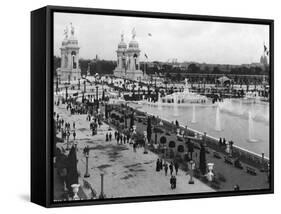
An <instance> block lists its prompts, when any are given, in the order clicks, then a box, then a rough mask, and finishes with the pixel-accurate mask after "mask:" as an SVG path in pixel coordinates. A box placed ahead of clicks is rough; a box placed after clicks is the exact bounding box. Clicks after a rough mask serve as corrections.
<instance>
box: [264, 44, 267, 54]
mask: <svg viewBox="0 0 281 214" xmlns="http://www.w3.org/2000/svg"><path fill="white" fill-rule="evenodd" d="M263 47H264V52H265V53H266V52H267V47H266V45H263Z"/></svg>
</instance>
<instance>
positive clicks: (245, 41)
mask: <svg viewBox="0 0 281 214" xmlns="http://www.w3.org/2000/svg"><path fill="white" fill-rule="evenodd" d="M270 51H271V50H270V26H269V25H266V24H252V23H237V22H236V23H231V22H219V21H216V22H215V21H199V20H180V19H168V18H166V19H164V18H151V17H132V16H117V15H101V14H83V13H69V12H68V13H64V12H54V14H53V56H52V57H53V59H52V60H53V62H52V63H53V95H52V96H53V112H52V113H53V123H54V131H53V134H54V136H53V139H54V142H53V151H52V152H53V154H52V161H54V164H53V168H52V169H51V170H52V172H53V173H52V175H53V178H52V179H53V182H52V183H53V186H52V190H53V196H52V197H53V202H62V201H74V200H93V201H94V200H107V199H118V198H134V197H149V196H167V195H170V196H171V195H180V194H186V195H188V194H196V193H215V192H218V193H220V192H221V193H223V192H229V191H233V192H237V193H239V192H241V191H245V190H268V189H270V164H269V163H270V156H271V154H270V96H271V85H270V73H271V71H270Z"/></svg>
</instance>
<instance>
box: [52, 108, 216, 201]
mask: <svg viewBox="0 0 281 214" xmlns="http://www.w3.org/2000/svg"><path fill="white" fill-rule="evenodd" d="M54 111H55V112H57V113H58V114H59V115H60V117H62V118H63V119H64V120H65V121H67V122H69V123H70V124H71V125H72V123H73V121H75V124H76V134H77V136H76V142H78V145H77V148H78V151H77V159H78V171H79V173H80V177H79V182H80V184H81V185H82V188H83V190H84V192H85V194H86V195H88V197H90V196H89V195H90V191H89V190H88V189H87V188H84V186H83V184H84V180H86V181H87V182H88V183H90V185H91V186H92V188H93V189H94V190H95V191H96V193H97V195H99V194H100V191H101V177H100V173H101V172H103V173H104V194H106V197H107V198H116V197H134V196H153V195H167V194H183V193H199V192H213V191H214V190H213V189H211V188H210V187H209V186H207V185H206V184H204V183H202V182H201V181H199V180H197V179H194V180H195V184H193V185H191V184H188V181H189V175H188V174H186V172H184V171H182V170H179V172H178V175H177V188H176V189H174V190H172V189H171V188H170V176H169V175H168V176H165V173H164V171H163V170H162V171H160V172H156V160H157V158H158V157H157V155H156V154H154V153H152V152H150V151H149V152H148V154H143V148H139V149H137V151H136V152H134V151H133V147H132V146H131V145H129V144H122V145H118V144H117V142H116V140H114V137H113V139H112V141H108V142H106V141H105V139H106V137H105V135H106V133H107V132H109V126H108V125H107V124H102V126H101V127H99V128H98V134H97V135H95V136H92V134H91V131H90V129H89V121H87V120H86V115H70V113H69V111H66V108H65V105H60V106H55V109H54ZM111 132H112V133H113V132H114V130H111ZM112 136H114V134H113V135H112ZM70 142H73V137H72V135H71V137H70ZM62 145H63V147H66V145H65V144H62ZM87 145H88V146H89V147H90V154H89V173H90V177H89V178H84V173H85V170H86V161H85V156H84V154H83V149H84V147H85V146H87Z"/></svg>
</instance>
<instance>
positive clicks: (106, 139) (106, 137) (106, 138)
mask: <svg viewBox="0 0 281 214" xmlns="http://www.w3.org/2000/svg"><path fill="white" fill-rule="evenodd" d="M108 138H109V137H108V133H106V135H105V141H106V142H107V141H108V140H109V139H108Z"/></svg>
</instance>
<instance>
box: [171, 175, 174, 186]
mask: <svg viewBox="0 0 281 214" xmlns="http://www.w3.org/2000/svg"><path fill="white" fill-rule="evenodd" d="M170 185H171V189H174V178H173V176H171V178H170Z"/></svg>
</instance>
